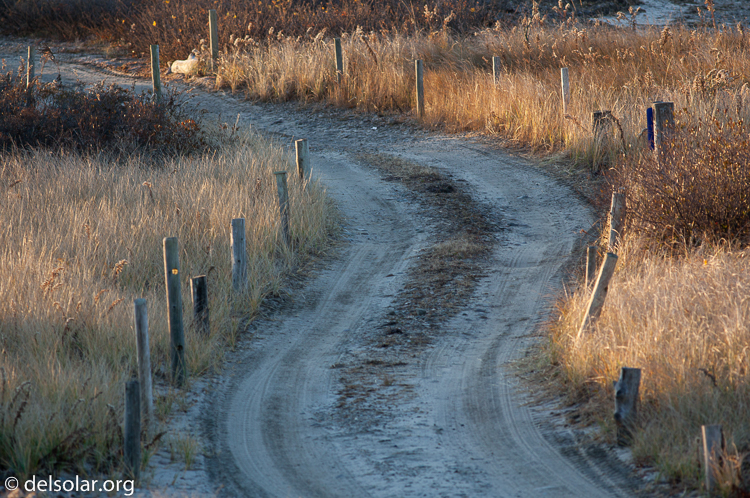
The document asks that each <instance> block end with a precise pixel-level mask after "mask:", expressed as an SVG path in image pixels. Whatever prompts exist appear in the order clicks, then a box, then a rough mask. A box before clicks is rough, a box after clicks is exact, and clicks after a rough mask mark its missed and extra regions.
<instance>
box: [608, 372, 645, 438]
mask: <svg viewBox="0 0 750 498" xmlns="http://www.w3.org/2000/svg"><path fill="white" fill-rule="evenodd" d="M614 384H615V425H616V426H617V444H618V445H620V446H627V445H629V444H630V443H631V442H632V441H633V430H634V429H635V425H636V423H637V421H638V389H639V387H640V384H641V369H640V368H628V367H622V369H620V379H619V380H618V381H617V382H615V383H614Z"/></svg>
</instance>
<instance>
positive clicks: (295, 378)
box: [50, 57, 637, 497]
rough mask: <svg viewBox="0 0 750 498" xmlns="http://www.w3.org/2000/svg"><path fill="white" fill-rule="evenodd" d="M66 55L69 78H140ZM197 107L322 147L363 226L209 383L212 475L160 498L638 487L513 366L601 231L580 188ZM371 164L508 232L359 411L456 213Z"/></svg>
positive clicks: (361, 137)
mask: <svg viewBox="0 0 750 498" xmlns="http://www.w3.org/2000/svg"><path fill="white" fill-rule="evenodd" d="M61 59H62V60H61V68H62V70H63V80H64V81H65V80H68V81H70V80H72V79H75V78H78V79H81V80H83V81H98V80H101V79H102V78H103V77H106V78H107V79H108V80H109V81H113V82H117V83H120V84H125V85H128V86H130V85H131V84H132V82H133V79H132V78H126V77H122V76H117V75H113V74H111V73H106V72H104V71H103V70H102V69H100V68H98V67H96V66H95V65H92V64H83V65H81V64H78V63H76V64H74V61H73V59H70V60H67V61H66V60H65V59H64V58H63V57H61ZM77 62H80V59H79V60H78V61H77ZM50 76H54V74H50ZM145 84H146V82H143V81H140V82H139V86H144V85H145ZM196 94H197V97H196V98H195V102H196V103H199V104H200V105H201V106H202V107H203V108H205V109H207V110H208V111H209V112H210V113H213V114H216V113H221V114H222V115H223V116H224V118H225V119H226V120H227V121H231V122H233V121H234V118H235V116H236V115H237V114H238V113H239V114H240V120H239V122H240V125H241V126H246V125H250V124H251V125H253V126H254V127H256V128H258V129H260V130H264V131H266V132H269V133H273V134H275V135H277V136H278V137H280V138H281V139H282V140H284V141H286V143H290V139H291V138H300V137H305V138H308V139H309V140H310V147H311V154H312V162H313V168H314V175H315V176H316V177H318V178H320V179H321V181H322V182H323V183H324V184H325V185H326V186H327V188H328V191H329V194H330V195H331V196H332V197H333V198H334V199H335V200H336V202H337V204H338V206H339V207H340V209H341V210H342V211H343V213H344V215H345V217H346V238H347V244H345V245H344V246H343V247H342V248H341V250H340V251H339V254H338V256H337V258H335V259H332V260H330V261H328V262H327V264H326V266H325V268H322V269H321V270H320V271H319V272H318V273H317V275H316V276H315V278H313V279H312V280H311V281H310V282H309V283H308V284H307V285H306V286H305V287H304V288H303V289H299V290H297V291H296V292H295V294H294V297H293V299H291V300H289V302H288V303H286V304H285V305H284V306H283V307H282V308H281V309H280V310H279V311H278V312H277V313H276V314H274V315H272V316H269V317H267V318H265V319H263V320H260V321H258V322H256V323H255V325H254V330H253V331H252V334H251V337H249V338H248V339H247V340H245V341H243V342H242V344H241V346H240V348H239V350H238V351H237V352H236V353H233V354H232V355H231V356H230V361H229V363H228V366H227V369H226V371H225V373H224V375H222V376H221V377H218V378H214V379H209V380H207V381H203V382H200V383H198V384H197V385H196V387H195V390H196V391H200V393H196V396H198V400H199V401H198V402H196V404H195V405H194V407H195V409H194V410H193V411H192V413H194V414H198V416H197V417H193V419H191V420H190V421H189V422H188V424H189V425H190V426H191V427H193V428H195V429H196V430H197V431H198V432H200V435H201V437H202V438H203V448H204V450H205V455H204V458H203V460H202V461H201V462H199V465H198V468H197V470H195V471H193V472H192V473H184V472H182V473H181V472H177V473H175V475H174V477H173V478H172V477H171V476H170V475H169V471H165V472H166V477H165V472H161V471H160V470H159V469H157V470H156V471H155V472H154V475H155V481H154V486H155V487H158V488H160V489H161V492H162V493H163V494H167V495H176V496H182V495H205V494H208V493H213V492H214V491H215V490H220V491H219V493H220V494H222V495H224V496H508V497H515V496H519V497H526V496H555V497H558V496H577V497H588V496H591V497H605V496H632V495H633V493H635V492H636V487H637V482H636V481H634V480H633V479H632V478H631V477H630V475H629V471H628V469H627V468H626V466H624V465H623V464H621V463H620V462H619V461H618V460H617V459H615V458H613V456H612V454H611V453H610V452H609V451H608V450H607V448H603V447H594V446H587V445H580V444H578V440H577V436H576V434H575V433H574V432H573V431H572V430H571V429H567V428H565V427H563V424H560V423H557V420H556V418H555V417H553V416H551V415H550V410H549V409H544V408H541V407H536V408H535V407H534V404H533V403H529V401H530V400H529V398H528V396H527V395H525V394H524V389H525V387H524V386H522V385H521V384H520V383H519V381H518V379H517V377H516V376H515V375H514V373H513V371H512V370H511V366H510V364H511V362H512V361H513V360H515V359H518V358H520V357H522V356H523V355H524V352H525V351H526V350H527V348H528V347H529V346H530V345H531V344H532V343H533V341H535V340H538V337H535V333H536V329H537V327H538V324H539V323H540V321H541V320H543V319H544V318H545V316H546V312H547V306H548V301H547V300H546V298H547V297H549V295H550V294H551V293H552V292H554V291H555V289H557V288H558V287H559V285H560V280H561V272H560V270H561V268H562V267H563V266H564V265H565V264H566V263H567V262H568V261H569V258H570V257H571V251H573V249H574V246H575V244H576V243H577V241H578V237H579V232H580V230H582V229H588V228H589V227H590V226H591V224H592V222H593V219H592V215H591V213H590V211H589V209H588V207H587V206H586V205H585V204H584V203H583V202H581V201H580V200H578V199H577V198H576V197H575V196H574V195H573V194H572V193H571V192H570V191H569V189H568V188H566V187H565V186H563V185H561V184H559V183H558V182H556V181H554V180H552V179H550V178H549V177H547V176H546V175H545V174H543V173H541V172H540V171H539V170H537V169H535V168H534V167H533V166H532V165H531V164H529V163H527V162H526V161H524V160H522V159H519V158H516V157H512V156H510V155H508V154H506V153H503V152H502V151H498V150H493V149H492V148H491V147H489V146H487V145H482V144H481V143H475V142H472V141H470V140H468V139H467V138H466V137H463V138H462V137H449V136H443V135H440V134H428V133H426V132H424V131H419V130H415V129H413V128H410V127H409V126H406V125H402V124H398V123H397V122H394V121H393V120H392V119H390V118H377V117H357V116H356V115H352V114H346V113H341V112H328V111H311V110H299V109H296V107H295V106H293V105H252V104H250V103H247V102H243V101H241V100H238V99H235V98H234V97H231V96H229V95H224V94H221V93H212V94H209V93H205V92H202V91H196ZM362 152H368V153H374V154H381V155H383V154H385V155H392V156H394V157H402V158H406V159H409V160H411V161H413V162H416V163H419V164H423V165H426V166H430V167H434V168H436V169H438V170H439V171H442V172H443V173H445V174H446V175H452V177H453V178H454V179H455V180H456V181H458V182H461V183H462V184H464V185H465V186H466V188H467V189H468V190H469V191H470V192H472V195H473V197H474V198H475V200H476V201H477V202H479V203H481V204H483V205H484V206H485V207H486V209H487V210H488V212H490V213H491V216H492V217H493V218H494V219H495V220H496V221H497V222H498V224H499V225H500V227H501V228H502V230H501V231H500V232H499V233H498V234H497V235H496V240H495V242H494V244H493V247H492V255H491V257H490V258H488V259H487V260H486V262H485V263H484V268H483V271H484V273H485V274H486V277H485V278H483V279H482V280H481V281H480V283H479V285H478V287H477V289H476V291H475V292H474V295H473V297H472V299H471V300H470V301H469V302H466V303H459V304H460V310H459V312H458V313H457V314H456V315H455V316H454V317H453V318H452V319H450V320H448V321H446V322H444V323H441V324H439V326H437V327H436V328H435V330H434V338H433V340H432V342H431V344H429V345H427V346H425V347H422V348H417V349H406V350H404V351H403V352H402V353H399V354H400V355H401V356H399V359H398V361H391V362H390V363H389V364H386V365H385V366H384V367H383V371H382V372H381V373H378V374H372V375H374V376H375V377H373V378H371V379H369V380H371V381H372V383H371V385H372V387H370V388H369V391H368V392H369V394H368V396H369V397H367V398H366V399H364V400H363V402H362V404H361V406H362V411H361V416H358V415H357V412H356V411H354V412H352V411H351V410H349V411H347V412H344V411H343V410H342V409H341V399H342V398H341V393H342V390H343V389H344V387H345V386H343V385H342V384H343V383H345V382H348V380H347V377H346V375H345V374H343V373H342V372H344V371H345V370H346V369H347V368H348V367H353V366H355V365H357V363H358V362H362V361H365V360H366V361H368V362H371V363H373V364H375V363H376V362H374V361H373V358H377V357H378V355H379V354H381V353H380V351H382V350H378V349H376V347H375V346H373V343H372V335H373V333H374V330H376V329H377V327H378V326H379V324H382V323H383V322H384V321H385V320H387V319H388V317H387V313H388V309H389V306H390V305H391V304H392V303H393V301H394V299H396V296H398V293H399V292H400V291H401V290H402V288H403V286H404V285H405V284H406V282H407V274H408V271H409V269H410V268H411V267H412V265H414V264H415V262H416V261H417V260H418V257H419V253H420V250H422V249H423V248H425V247H427V246H428V245H429V244H430V241H431V239H432V237H433V236H434V235H435V232H436V225H435V223H434V222H433V221H434V216H438V217H439V216H440V213H439V212H437V213H431V215H430V216H428V215H427V214H426V213H425V209H424V207H423V206H422V207H420V205H419V203H418V202H416V201H415V200H414V198H413V196H410V195H408V193H407V192H405V191H404V188H403V187H401V186H400V185H399V184H394V183H393V182H388V181H385V180H384V179H383V178H382V176H381V174H380V173H378V172H377V171H376V170H373V169H372V168H369V167H368V166H366V165H365V164H363V163H361V161H360V160H359V159H358V157H360V156H358V154H360V153H362ZM437 211H439V209H438V210H437ZM389 354H391V355H392V354H393V353H389ZM397 356H398V355H397ZM384 357H385V356H384ZM389 358H391V359H392V356H391V357H389ZM159 462H160V460H159V459H158V458H156V459H154V465H156V466H157V467H158V466H159V465H160V463H159ZM164 465H165V468H166V467H168V465H167V463H164Z"/></svg>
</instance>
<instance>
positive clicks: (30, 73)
mask: <svg viewBox="0 0 750 498" xmlns="http://www.w3.org/2000/svg"><path fill="white" fill-rule="evenodd" d="M34 57H35V50H34V47H32V46H31V45H29V51H28V58H27V59H26V88H29V87H31V83H32V82H33V81H34Z"/></svg>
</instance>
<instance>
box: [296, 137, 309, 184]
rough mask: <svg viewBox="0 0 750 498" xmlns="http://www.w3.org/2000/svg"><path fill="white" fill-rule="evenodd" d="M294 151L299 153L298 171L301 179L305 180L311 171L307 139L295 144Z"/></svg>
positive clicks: (297, 141)
mask: <svg viewBox="0 0 750 498" xmlns="http://www.w3.org/2000/svg"><path fill="white" fill-rule="evenodd" d="M294 150H295V152H296V153H297V171H298V172H299V177H300V178H302V179H304V178H305V175H306V174H309V171H310V147H309V145H308V144H307V139H306V138H301V139H299V140H296V141H295V142H294Z"/></svg>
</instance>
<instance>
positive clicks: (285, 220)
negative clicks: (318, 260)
mask: <svg viewBox="0 0 750 498" xmlns="http://www.w3.org/2000/svg"><path fill="white" fill-rule="evenodd" d="M274 175H276V189H277V190H278V193H279V212H280V214H281V233H282V235H283V236H284V242H285V243H286V245H287V246H289V245H291V243H292V238H291V234H290V233H289V192H288V190H287V186H286V171H276V172H274Z"/></svg>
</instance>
